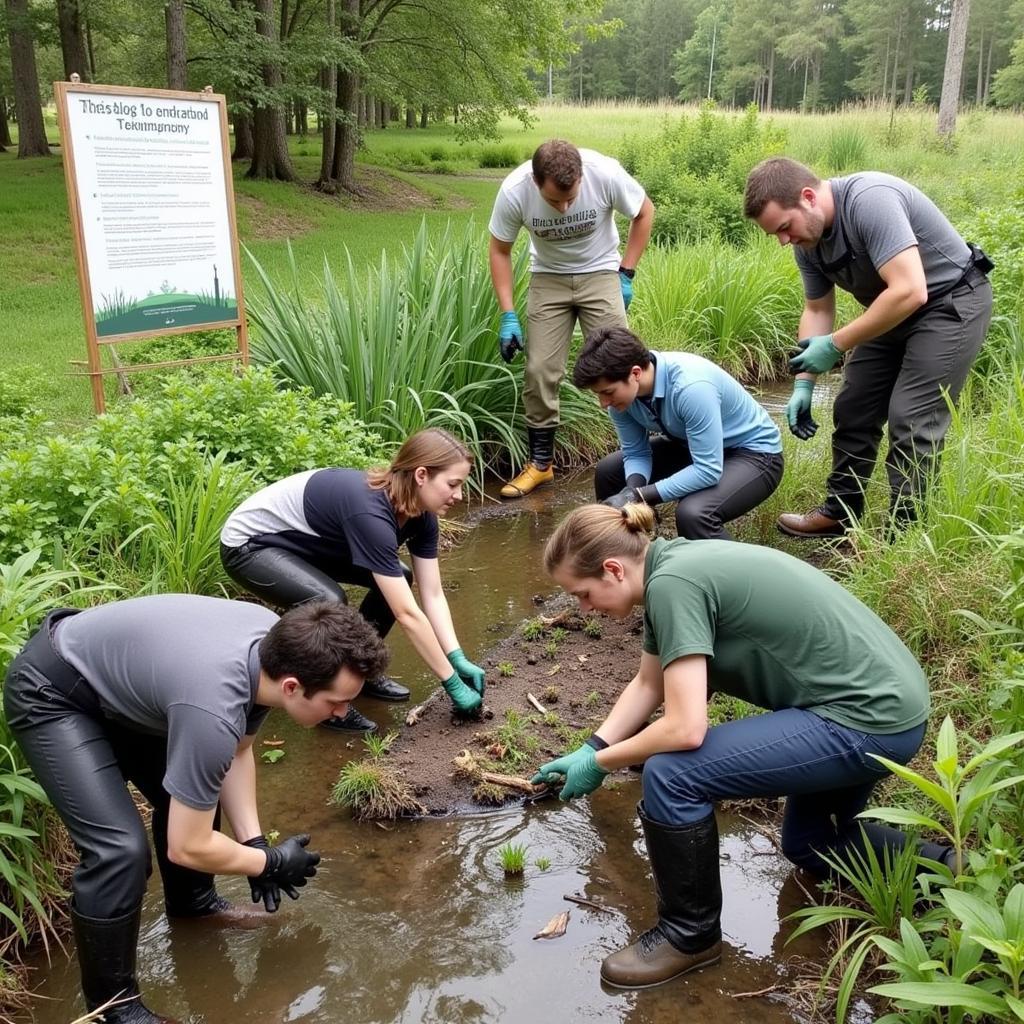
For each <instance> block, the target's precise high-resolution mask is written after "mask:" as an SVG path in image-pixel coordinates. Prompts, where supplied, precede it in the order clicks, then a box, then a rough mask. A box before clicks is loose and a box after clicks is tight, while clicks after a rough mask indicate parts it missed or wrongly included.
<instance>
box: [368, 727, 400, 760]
mask: <svg viewBox="0 0 1024 1024" xmlns="http://www.w3.org/2000/svg"><path fill="white" fill-rule="evenodd" d="M397 739H398V733H397V732H389V733H388V734H387V735H385V736H379V735H377V733H367V735H366V736H364V737H363V745H364V746H365V747H366V752H367V754H369V756H370V757H371V758H373V759H374V760H376V759H378V758H381V757H384V756H385V755H386V754H387V752H388V751H389V750H390V749H391V747H392V746H393V744H394V742H395V740H397Z"/></svg>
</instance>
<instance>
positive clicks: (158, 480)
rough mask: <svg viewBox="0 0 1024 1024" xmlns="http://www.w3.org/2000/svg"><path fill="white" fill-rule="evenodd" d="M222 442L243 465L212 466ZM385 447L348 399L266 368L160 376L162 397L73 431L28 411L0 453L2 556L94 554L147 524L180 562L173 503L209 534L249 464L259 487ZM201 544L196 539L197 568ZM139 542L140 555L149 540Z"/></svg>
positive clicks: (372, 457) (228, 458) (361, 459)
mask: <svg viewBox="0 0 1024 1024" xmlns="http://www.w3.org/2000/svg"><path fill="white" fill-rule="evenodd" d="M51 429H52V428H51ZM218 453H221V454H222V456H223V461H224V463H232V464H233V463H240V464H241V466H234V465H231V466H229V465H227V464H225V465H223V466H221V465H220V464H219V463H218V464H217V466H216V468H215V467H214V464H213V463H212V462H210V461H209V458H210V457H212V456H214V455H216V454H218ZM382 456H383V452H382V449H381V447H380V443H379V440H378V439H377V438H376V437H375V436H374V435H372V434H367V432H366V431H365V429H364V428H363V427H362V425H361V424H360V423H358V422H357V421H356V420H355V419H354V418H353V417H352V415H351V411H350V409H349V408H348V407H346V406H343V405H341V404H339V403H338V402H336V401H333V400H332V399H329V398H314V397H312V395H310V393H309V392H308V391H304V390H301V389H300V390H296V391H291V392H282V391H280V390H278V389H277V387H276V386H275V384H274V380H273V377H272V375H271V374H270V373H269V372H268V371H265V370H251V371H249V372H247V373H245V374H242V375H241V376H236V375H235V374H234V373H232V372H231V371H230V370H226V369H220V370H216V371H210V372H209V373H207V374H204V375H203V376H202V377H194V376H190V375H184V374H178V375H175V376H171V377H169V378H167V379H166V380H164V381H162V382H161V384H160V387H159V393H158V394H157V395H156V396H154V397H152V398H148V399H138V400H136V401H132V402H126V403H124V404H123V405H121V406H119V407H118V408H117V409H115V410H114V411H113V412H110V413H107V414H106V415H105V416H101V417H99V418H98V419H96V420H93V421H91V422H90V423H89V424H88V425H87V426H86V427H84V428H83V429H82V430H80V431H77V432H74V433H66V434H61V433H57V432H50V431H47V430H41V429H40V428H39V424H38V423H37V421H35V420H32V419H26V420H25V421H24V422H23V423H22V426H21V428H20V430H19V432H18V433H17V434H15V435H14V436H12V437H11V438H10V440H9V444H8V447H7V448H6V449H5V450H4V451H3V453H2V454H0V491H2V492H3V494H4V495H5V500H4V502H3V504H2V505H0V559H7V558H12V557H15V556H16V555H17V554H19V553H20V552H21V551H24V550H25V549H27V548H31V547H38V548H41V549H43V550H44V551H45V552H46V553H47V557H48V558H49V560H50V561H53V559H54V558H55V557H56V551H55V548H54V545H55V544H56V545H59V546H63V547H64V548H70V549H73V550H78V551H81V552H83V554H84V555H85V556H86V557H95V555H96V554H97V552H98V551H100V550H104V551H109V550H111V547H112V546H116V545H118V544H123V543H125V542H126V541H127V540H128V538H129V537H130V536H132V534H133V532H135V531H138V530H139V529H140V527H141V528H142V531H143V532H142V534H141V535H140V536H139V537H138V538H134V539H138V540H139V541H140V544H141V545H142V547H143V548H144V547H146V545H149V546H150V547H149V550H150V552H151V553H152V554H157V553H158V552H157V550H156V547H153V545H156V546H157V547H158V546H159V544H158V538H160V537H162V538H163V541H164V543H165V546H166V552H165V553H166V554H167V555H169V556H173V557H174V558H175V560H176V561H177V562H178V563H179V567H181V562H182V555H183V554H184V553H179V554H178V555H174V552H173V551H172V546H173V544H174V543H175V541H174V537H175V536H178V537H179V538H181V539H184V538H185V534H184V533H183V532H182V531H184V530H185V528H186V527H185V523H184V522H177V521H176V520H175V519H174V518H173V516H174V513H175V511H176V508H177V511H178V512H181V511H185V510H186V509H190V510H191V512H192V513H194V514H195V515H197V516H200V517H202V522H203V524H204V530H205V533H204V538H205V542H206V543H207V544H210V543H213V541H212V534H213V532H214V529H215V525H216V524H215V523H214V519H215V518H216V516H218V515H221V514H222V513H225V510H226V511H230V507H229V506H228V501H229V500H234V499H236V498H238V499H240V497H241V495H242V491H243V475H244V473H249V474H251V477H250V479H249V481H248V483H247V484H246V486H255V485H256V484H257V483H262V482H265V481H271V480H276V479H279V478H280V477H282V476H287V475H288V474H289V473H294V472H298V471H299V470H302V469H312V468H315V467H317V466H324V465H348V466H365V465H368V464H370V463H371V462H374V461H378V460H380V459H381V458H382ZM211 473H212V474H213V478H212V480H211ZM197 475H198V477H200V478H201V485H200V480H193V477H196V476H197ZM173 481H176V483H172V482H173ZM208 485H209V486H208ZM169 487H173V488H175V489H174V490H173V493H172V491H171V490H169ZM231 507H233V506H231ZM169 516H170V517H171V518H168V517H169ZM161 517H162V518H161ZM193 525H195V524H193ZM219 525H223V520H222V521H221V523H220V524H219ZM219 525H216V528H217V529H219ZM161 531H162V532H161ZM175 531H178V532H177V534H175ZM143 538H144V539H143ZM197 544H198V541H196V540H194V539H189V548H190V550H189V552H188V555H187V557H188V558H189V559H190V560H191V561H192V566H193V568H195V566H196V564H197V563H196V561H195V560H194V559H195V558H196V557H198V552H199V547H198V546H197ZM132 551H133V552H135V553H136V554H137V555H138V557H140V558H141V557H142V556H141V554H139V553H140V552H141V551H142V548H140V547H138V546H133V547H132ZM207 553H209V552H208V551H207ZM132 557H136V555H132ZM134 564H136V565H137V566H142V565H144V564H145V560H144V559H143V561H140V562H137V563H134ZM144 575H145V576H147V577H148V575H149V573H148V571H147V572H145V573H144ZM206 579H207V581H209V577H206ZM177 580H178V581H179V582H181V581H182V577H181V576H178V577H177Z"/></svg>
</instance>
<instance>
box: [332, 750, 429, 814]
mask: <svg viewBox="0 0 1024 1024" xmlns="http://www.w3.org/2000/svg"><path fill="white" fill-rule="evenodd" d="M329 802H330V803H332V804H338V805H340V806H342V807H349V808H351V810H352V813H353V814H354V815H355V817H357V818H365V819H375V820H380V819H385V820H391V819H394V818H397V817H398V816H399V815H400V814H426V812H427V811H426V808H425V807H424V806H423V805H422V804H421V803H420V802H419V801H418V800H417V799H416V798H415V797H414V796H413V794H412V789H411V788H410V787H409V785H408V783H406V781H405V780H404V779H403V778H402V777H401V775H400V774H399V773H398V772H397V771H396V770H395V769H394V768H392V767H391V765H389V764H387V763H386V762H385V761H383V760H382V759H380V758H371V759H369V760H365V761H349V762H348V763H347V764H346V765H344V766H343V767H342V769H341V771H340V772H339V773H338V781H337V782H335V784H334V788H333V789H332V790H331V796H330V801H329Z"/></svg>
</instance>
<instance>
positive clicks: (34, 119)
mask: <svg viewBox="0 0 1024 1024" xmlns="http://www.w3.org/2000/svg"><path fill="white" fill-rule="evenodd" d="M7 40H8V43H9V44H10V49H11V71H12V73H13V76H14V109H15V111H16V112H17V115H18V158H19V159H21V158H22V157H30V156H49V155H50V147H49V145H48V144H47V142H46V127H45V125H44V124H43V103H42V100H41V98H40V96H39V75H38V73H37V71H36V50H35V41H34V40H33V38H32V25H31V22H30V21H29V17H28V0H7Z"/></svg>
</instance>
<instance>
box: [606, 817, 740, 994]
mask: <svg viewBox="0 0 1024 1024" xmlns="http://www.w3.org/2000/svg"><path fill="white" fill-rule="evenodd" d="M637 812H638V813H639V815H640V822H641V824H642V825H643V828H644V838H645V840H646V841H647V855H648V857H649V858H650V862H651V871H652V872H653V874H654V889H655V893H656V895H657V899H658V923H657V924H656V925H655V926H654V927H653V928H651V929H649V930H648V931H646V932H644V933H643V935H641V936H640V938H639V939H637V941H636V942H634V943H633V944H632V945H631V946H627V947H626V948H625V949H620V950H619V951H618V952H617V953H612V955H611V956H609V957H606V958H605V961H604V963H603V964H601V978H602V980H603V981H605V982H607V984H609V985H614V986H615V987H616V988H650V987H651V986H652V985H661V984H662V983H663V982H666V981H670V980H671V979H672V978H677V977H678V976H679V975H680V974H686V973H687V972H688V971H695V970H697V969H698V968H700V967H707V966H708V965H709V964H715V963H718V961H719V960H720V959H721V957H722V926H721V914H722V882H721V878H720V877H719V873H718V825H717V823H716V822H715V813H714V811H712V812H711V813H710V814H709V815H708V816H707V817H706V818H702V819H701V820H700V821H696V822H694V823H693V824H690V825H663V824H662V823H661V822H658V821H653V820H652V819H651V818H648V817H647V815H646V814H645V813H644V807H643V804H642V803H641V804H639V805H638V806H637Z"/></svg>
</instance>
